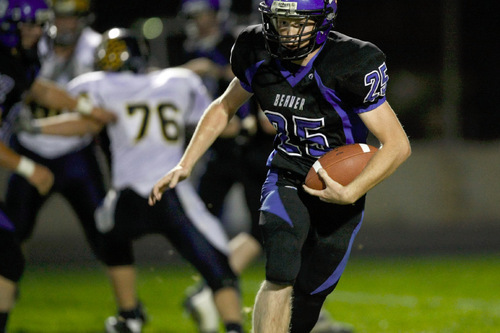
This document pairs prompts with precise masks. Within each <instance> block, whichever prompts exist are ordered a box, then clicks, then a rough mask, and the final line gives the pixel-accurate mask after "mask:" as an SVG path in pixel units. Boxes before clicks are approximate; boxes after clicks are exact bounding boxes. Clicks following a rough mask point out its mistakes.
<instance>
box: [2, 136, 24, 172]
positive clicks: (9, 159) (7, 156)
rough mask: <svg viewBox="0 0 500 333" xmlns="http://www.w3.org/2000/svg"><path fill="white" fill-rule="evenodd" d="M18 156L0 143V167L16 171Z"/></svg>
mask: <svg viewBox="0 0 500 333" xmlns="http://www.w3.org/2000/svg"><path fill="white" fill-rule="evenodd" d="M19 159H20V156H19V155H18V154H17V153H16V152H14V151H13V150H12V149H10V148H9V147H7V146H5V145H4V144H3V143H2V142H0V166H1V167H2V168H5V169H8V170H16V168H17V166H18V164H19Z"/></svg>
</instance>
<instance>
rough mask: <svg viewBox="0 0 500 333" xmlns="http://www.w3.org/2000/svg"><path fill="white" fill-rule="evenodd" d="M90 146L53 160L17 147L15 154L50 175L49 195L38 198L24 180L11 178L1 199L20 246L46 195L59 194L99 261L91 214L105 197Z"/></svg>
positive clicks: (27, 235)
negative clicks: (51, 185)
mask: <svg viewBox="0 0 500 333" xmlns="http://www.w3.org/2000/svg"><path fill="white" fill-rule="evenodd" d="M93 149H94V147H93V146H92V145H90V146H88V147H86V148H83V149H82V150H80V151H77V152H73V153H69V154H67V155H64V156H61V157H59V158H55V159H46V158H43V157H41V156H39V155H37V154H34V153H33V152H31V151H29V150H26V149H24V148H23V147H21V146H18V147H16V151H17V152H18V153H20V154H21V155H25V156H27V157H29V158H31V159H32V160H34V161H36V162H38V163H40V164H42V165H44V166H46V167H48V168H49V169H50V170H51V171H52V172H53V173H54V186H53V187H52V189H51V191H50V193H49V195H46V196H41V195H40V194H39V193H38V191H37V190H36V188H35V187H34V186H32V185H31V184H30V183H29V182H28V181H27V180H26V179H25V178H24V177H21V176H19V175H17V174H12V176H11V177H10V179H9V183H8V187H7V194H6V197H5V204H6V212H7V214H8V216H9V217H10V218H11V219H12V222H13V223H14V224H15V226H16V235H17V236H18V238H19V239H20V241H21V242H23V241H26V240H27V239H29V238H30V237H31V235H32V233H33V229H34V227H35V223H36V218H37V215H38V213H39V211H40V209H41V208H42V206H43V204H44V203H45V202H46V201H47V199H48V198H49V197H50V194H52V193H55V192H58V193H60V194H61V195H62V196H63V197H64V198H65V199H66V200H67V201H68V203H69V204H70V205H71V207H72V208H73V210H74V212H75V213H76V215H77V216H78V219H79V222H80V224H81V226H82V227H83V230H84V232H85V237H86V239H87V241H88V243H89V244H90V246H91V248H92V251H93V252H94V254H96V255H97V256H98V257H100V253H99V252H100V249H99V247H100V242H101V241H100V237H101V236H100V234H99V233H98V232H97V229H96V226H95V221H94V211H95V209H96V208H97V207H98V205H99V204H100V203H101V201H102V200H103V198H104V196H105V195H106V189H105V185H104V181H103V175H102V172H101V169H100V167H99V164H98V162H97V160H96V158H95V155H94V150H93Z"/></svg>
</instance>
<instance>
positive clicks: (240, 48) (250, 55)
mask: <svg viewBox="0 0 500 333" xmlns="http://www.w3.org/2000/svg"><path fill="white" fill-rule="evenodd" d="M259 29H261V28H260V25H256V26H250V27H248V28H246V29H244V30H243V31H242V32H241V33H240V34H239V35H238V37H237V39H236V42H235V44H234V45H233V49H232V51H231V69H232V70H233V73H234V75H235V76H236V77H237V78H238V79H239V80H240V83H241V86H242V87H243V88H244V89H245V90H247V91H248V92H251V93H253V90H252V78H253V74H255V72H256V71H257V68H258V67H259V65H260V64H261V63H262V61H263V59H264V55H266V54H267V51H265V46H264V37H263V36H262V33H261V31H260V30H259Z"/></svg>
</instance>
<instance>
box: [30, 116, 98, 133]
mask: <svg viewBox="0 0 500 333" xmlns="http://www.w3.org/2000/svg"><path fill="white" fill-rule="evenodd" d="M35 124H36V126H37V127H39V129H40V132H41V133H42V134H48V135H60V136H75V135H80V136H82V135H85V134H96V133H98V132H99V131H100V130H101V129H102V124H101V123H100V122H98V121H95V120H92V119H90V118H84V117H82V116H80V115H79V114H75V113H69V114H62V115H60V116H55V117H49V118H44V119H40V120H37V121H36V122H35Z"/></svg>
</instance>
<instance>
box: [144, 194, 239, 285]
mask: <svg viewBox="0 0 500 333" xmlns="http://www.w3.org/2000/svg"><path fill="white" fill-rule="evenodd" d="M186 192H187V193H186ZM188 198H189V200H188ZM198 200H199V199H198ZM198 200H196V196H195V193H194V189H191V188H190V187H189V186H186V184H182V185H180V186H178V187H177V188H176V189H175V190H171V191H167V192H165V193H164V196H163V198H162V200H161V201H160V202H159V203H158V204H157V205H156V206H155V207H154V209H155V215H156V218H157V219H158V220H161V221H163V223H164V226H165V227H164V228H163V232H162V233H163V234H164V235H165V237H166V238H167V239H168V240H169V241H170V242H171V244H172V245H173V246H174V247H175V249H176V250H177V251H178V252H179V254H181V255H182V256H183V257H184V258H185V259H186V260H188V261H189V262H190V263H191V264H192V265H193V266H194V267H195V268H196V269H197V270H198V271H199V272H200V274H201V275H202V276H203V277H204V279H205V280H206V281H207V283H208V285H209V286H210V287H211V288H212V289H213V290H218V289H220V288H223V287H226V286H235V285H236V276H235V275H234V273H233V272H232V270H231V268H230V266H229V260H228V256H227V254H228V252H227V239H226V238H225V234H224V231H223V229H222V228H221V226H220V223H219V221H217V220H216V219H215V218H214V217H213V216H212V215H211V214H210V213H209V212H208V211H207V210H206V208H205V206H204V205H203V203H202V202H201V200H199V201H198ZM188 201H189V202H188ZM188 206H189V207H188ZM196 206H197V207H196Z"/></svg>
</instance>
